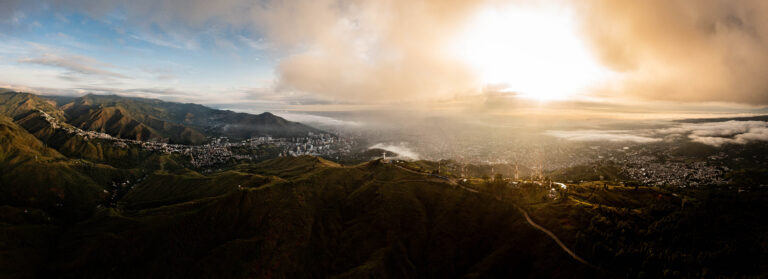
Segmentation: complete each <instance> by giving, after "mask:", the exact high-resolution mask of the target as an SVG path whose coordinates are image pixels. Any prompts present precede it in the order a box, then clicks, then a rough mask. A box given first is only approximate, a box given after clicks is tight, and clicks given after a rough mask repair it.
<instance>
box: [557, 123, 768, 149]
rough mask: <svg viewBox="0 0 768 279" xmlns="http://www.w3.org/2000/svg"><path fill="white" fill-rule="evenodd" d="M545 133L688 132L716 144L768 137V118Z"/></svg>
mask: <svg viewBox="0 0 768 279" xmlns="http://www.w3.org/2000/svg"><path fill="white" fill-rule="evenodd" d="M544 134H545V135H549V136H553V137H556V138H561V139H565V140H571V141H611V142H635V143H651V142H659V141H662V140H664V139H665V138H679V137H684V136H687V137H688V139H690V140H691V141H693V142H698V143H703V144H706V145H711V146H715V147H720V146H722V145H724V144H747V143H750V142H756V141H768V121H739V120H730V121H721V122H704V123H679V124H675V125H674V126H673V127H669V128H664V129H657V130H651V129H638V130H572V131H561V130H550V131H546V132H544Z"/></svg>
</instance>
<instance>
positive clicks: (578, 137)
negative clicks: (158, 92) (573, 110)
mask: <svg viewBox="0 0 768 279" xmlns="http://www.w3.org/2000/svg"><path fill="white" fill-rule="evenodd" d="M635 133H637V131H630V130H575V131H559V130H549V131H546V132H544V134H545V135H550V136H553V137H556V138H561V139H565V140H570V141H612V142H636V143H651V142H658V141H661V139H659V138H652V137H647V136H641V135H637V134H635Z"/></svg>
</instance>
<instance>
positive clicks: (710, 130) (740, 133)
mask: <svg viewBox="0 0 768 279" xmlns="http://www.w3.org/2000/svg"><path fill="white" fill-rule="evenodd" d="M658 133H659V134H688V138H689V139H690V140H691V141H694V142H699V143H703V144H707V145H712V146H722V145H723V144H746V143H749V142H753V141H768V122H766V121H737V120H731V121H722V122H705V123H683V124H680V125H679V126H677V127H671V128H666V129H661V130H659V131H658Z"/></svg>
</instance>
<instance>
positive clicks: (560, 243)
mask: <svg viewBox="0 0 768 279" xmlns="http://www.w3.org/2000/svg"><path fill="white" fill-rule="evenodd" d="M392 165H394V166H395V167H397V168H399V169H402V170H405V171H407V172H410V173H415V174H420V175H424V176H429V177H435V178H439V179H441V180H445V181H447V182H448V183H450V184H451V185H453V186H458V187H459V188H461V189H463V190H466V191H468V192H472V193H479V192H478V191H477V190H475V189H471V188H467V187H464V186H462V185H461V184H459V183H457V182H456V181H455V180H453V179H450V178H447V177H442V176H435V175H430V174H427V173H423V172H420V171H415V170H412V169H409V168H406V167H402V166H399V165H397V164H392ZM556 184H557V185H559V186H560V187H565V184H562V183H557V182H556ZM515 207H516V208H517V210H519V211H520V213H522V214H523V216H525V220H526V221H528V224H530V225H531V226H532V227H534V228H535V229H537V230H539V231H541V232H543V233H544V234H546V235H547V236H549V238H551V239H552V240H554V241H555V243H557V245H558V246H560V248H562V249H563V251H565V252H566V253H568V255H570V256H571V257H572V258H573V259H574V260H577V261H579V262H580V263H583V264H585V265H588V266H590V267H595V266H593V265H592V264H590V263H589V262H587V261H586V260H584V259H583V258H581V257H579V256H578V255H576V253H574V252H573V251H571V249H570V248H568V246H565V244H564V243H563V242H562V241H560V238H558V237H557V235H555V234H554V233H553V232H552V231H550V230H548V229H546V228H544V227H542V226H541V225H539V224H536V222H534V221H533V220H532V219H531V217H530V216H529V215H528V212H526V211H525V210H524V209H523V208H522V207H520V206H518V205H515Z"/></svg>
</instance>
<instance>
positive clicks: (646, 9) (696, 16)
mask: <svg viewBox="0 0 768 279" xmlns="http://www.w3.org/2000/svg"><path fill="white" fill-rule="evenodd" d="M571 2H572V3H573V5H574V7H575V8H576V9H577V10H578V13H577V15H579V16H580V18H581V20H582V23H583V30H584V31H585V34H586V36H587V38H588V39H589V40H590V43H591V45H592V48H593V49H594V50H595V51H596V53H597V54H598V56H599V57H600V58H601V61H602V62H603V63H604V64H606V65H607V66H609V67H611V68H612V69H614V70H616V71H619V72H621V73H622V74H623V77H624V78H623V79H622V80H621V81H620V82H619V83H618V84H616V85H614V87H612V88H607V89H605V91H604V92H603V94H606V95H613V96H616V94H621V95H626V96H635V97H641V98H646V99H653V100H676V101H722V102H740V103H752V104H763V105H765V104H768V79H766V78H765V76H766V75H768V52H766V51H765V50H766V49H768V40H766V39H767V38H768V18H766V17H765V16H764V15H765V14H768V2H766V1H761V0H744V1H728V0H701V1H682V0H672V1H668V0H649V1H613V0H588V1H571Z"/></svg>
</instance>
